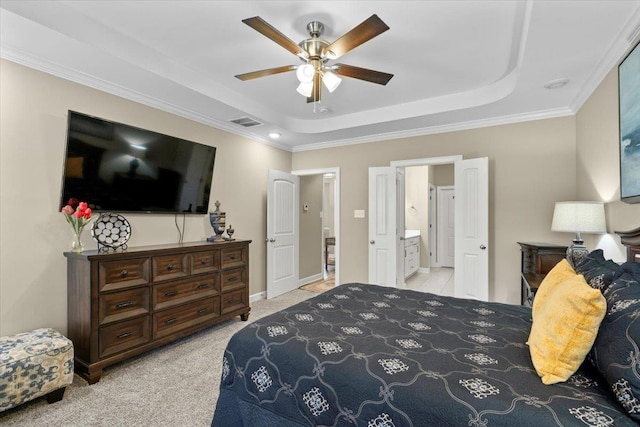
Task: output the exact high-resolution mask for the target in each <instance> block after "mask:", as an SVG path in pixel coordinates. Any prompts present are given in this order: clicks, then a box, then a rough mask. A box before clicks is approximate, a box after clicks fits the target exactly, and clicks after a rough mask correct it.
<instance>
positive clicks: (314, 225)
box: [300, 175, 323, 281]
mask: <svg viewBox="0 0 640 427" xmlns="http://www.w3.org/2000/svg"><path fill="white" fill-rule="evenodd" d="M305 204H307V205H308V206H309V210H306V211H305V210H304V209H303V206H304V205H305ZM320 212H322V175H305V176H301V177H300V280H301V281H304V279H305V278H307V277H311V276H315V275H318V274H322V250H323V246H322V218H321V216H320Z"/></svg>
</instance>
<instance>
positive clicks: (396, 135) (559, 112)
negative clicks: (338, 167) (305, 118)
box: [292, 107, 575, 153]
mask: <svg viewBox="0 0 640 427" xmlns="http://www.w3.org/2000/svg"><path fill="white" fill-rule="evenodd" d="M574 114H575V112H574V111H573V110H571V109H570V108H568V107H565V108H556V109H553V110H544V111H536V112H533V113H525V114H513V115H509V116H502V117H492V118H489V119H480V120H471V121H467V122H461V123H452V124H448V125H438V126H429V127H425V128H419V129H409V130H403V131H396V132H387V133H380V134H376V135H371V136H363V137H356V138H349V139H343V140H334V141H328V142H320V143H317V144H306V145H304V146H298V147H293V150H292V151H293V152H294V153H295V152H300V151H312V150H322V149H325V148H334V147H341V146H345V145H355V144H366V143H370V142H378V141H386V140H390V139H402V138H410V137H414V136H424V135H435V134H439V133H447V132H456V131H461V130H470V129H478V128H483V127H490V126H500V125H506V124H513V123H521V122H528V121H534V120H543V119H553V118H557V117H565V116H572V115H574Z"/></svg>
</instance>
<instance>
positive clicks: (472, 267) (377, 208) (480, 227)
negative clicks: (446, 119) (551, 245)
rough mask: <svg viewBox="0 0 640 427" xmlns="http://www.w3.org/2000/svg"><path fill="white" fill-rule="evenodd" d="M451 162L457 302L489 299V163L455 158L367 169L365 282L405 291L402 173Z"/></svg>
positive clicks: (486, 159) (392, 163)
mask: <svg viewBox="0 0 640 427" xmlns="http://www.w3.org/2000/svg"><path fill="white" fill-rule="evenodd" d="M450 163H454V179H455V185H456V197H455V230H456V233H455V271H454V281H453V286H454V294H455V296H456V297H458V298H470V299H479V300H483V301H488V300H489V250H488V240H489V228H488V224H489V159H488V158H487V157H479V158H473V159H463V158H462V156H461V155H458V156H448V157H438V158H425V159H411V160H398V161H392V162H391V163H390V166H388V167H387V166H375V167H374V166H372V167H370V168H369V203H368V205H369V221H368V226H369V233H368V238H369V250H368V257H369V263H368V267H369V268H368V269H369V275H368V277H369V279H368V280H369V283H371V284H377V285H382V286H391V287H403V288H404V287H405V280H404V263H403V262H402V257H403V256H404V242H405V237H404V230H405V225H404V220H405V216H404V203H403V201H404V197H405V196H404V190H405V187H404V169H405V168H406V167H410V166H421V165H441V164H450Z"/></svg>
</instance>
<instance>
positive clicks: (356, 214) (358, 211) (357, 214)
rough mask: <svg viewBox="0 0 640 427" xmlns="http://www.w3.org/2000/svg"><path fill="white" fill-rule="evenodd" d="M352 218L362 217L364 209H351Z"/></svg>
mask: <svg viewBox="0 0 640 427" xmlns="http://www.w3.org/2000/svg"><path fill="white" fill-rule="evenodd" d="M353 217H354V218H364V209H356V210H354V211H353Z"/></svg>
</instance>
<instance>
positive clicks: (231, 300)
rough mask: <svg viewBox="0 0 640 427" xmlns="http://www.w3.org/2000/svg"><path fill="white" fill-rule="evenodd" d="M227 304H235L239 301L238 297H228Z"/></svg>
mask: <svg viewBox="0 0 640 427" xmlns="http://www.w3.org/2000/svg"><path fill="white" fill-rule="evenodd" d="M227 302H228V303H229V304H235V303H237V302H240V300H239V299H235V298H229V301H227Z"/></svg>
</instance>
